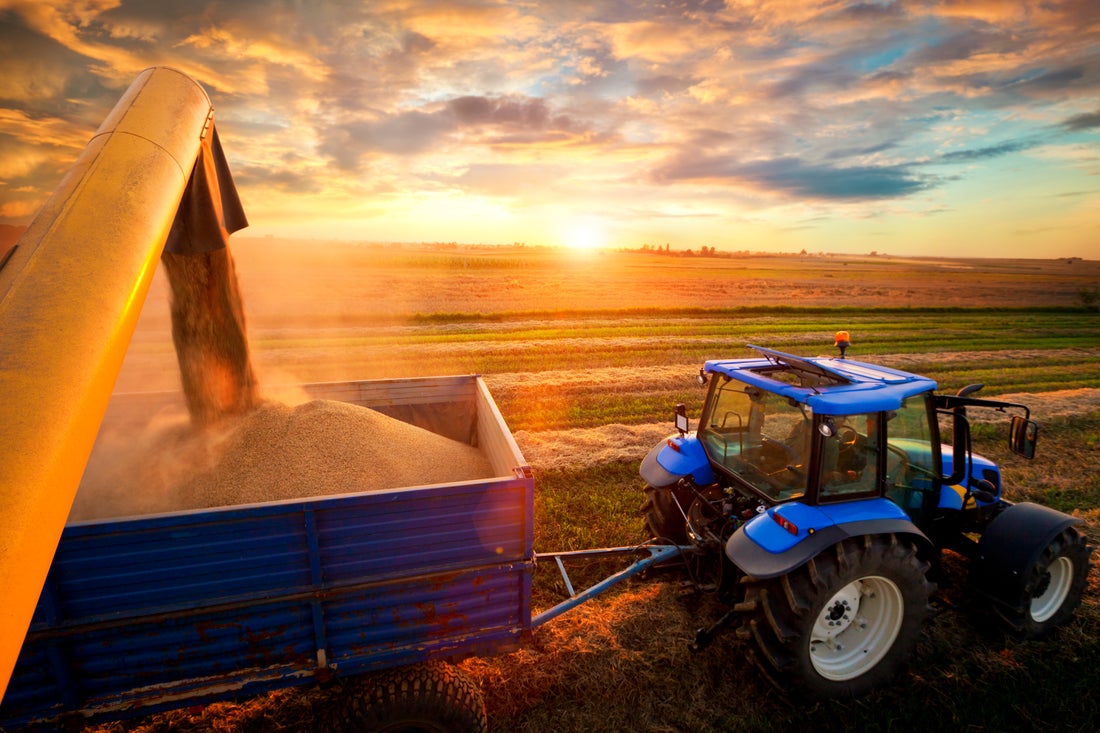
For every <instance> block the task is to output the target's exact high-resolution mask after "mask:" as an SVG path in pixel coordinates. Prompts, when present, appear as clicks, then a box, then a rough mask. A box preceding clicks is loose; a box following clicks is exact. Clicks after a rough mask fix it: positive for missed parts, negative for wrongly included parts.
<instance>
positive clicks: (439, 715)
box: [335, 662, 488, 733]
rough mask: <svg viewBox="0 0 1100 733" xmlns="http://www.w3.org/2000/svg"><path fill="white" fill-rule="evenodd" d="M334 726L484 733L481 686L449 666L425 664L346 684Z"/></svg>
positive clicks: (372, 731)
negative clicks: (343, 701) (341, 709)
mask: <svg viewBox="0 0 1100 733" xmlns="http://www.w3.org/2000/svg"><path fill="white" fill-rule="evenodd" d="M344 699H345V706H344V707H343V711H342V712H343V714H342V715H341V716H340V720H339V721H338V723H337V725H336V726H335V727H336V729H337V730H340V731H347V732H349V733H350V732H352V731H354V732H356V733H359V732H361V733H486V731H487V730H488V721H487V720H486V717H485V701H484V699H483V698H482V695H481V689H480V688H478V686H477V684H476V683H474V681H473V680H472V679H470V677H469V676H468V675H467V674H466V673H465V672H463V671H462V670H460V669H458V668H457V667H455V666H454V665H451V664H446V663H443V662H428V663H425V664H417V665H413V666H410V667H400V668H398V669H393V670H388V671H386V672H382V673H379V674H376V675H364V676H362V677H361V678H358V679H356V680H353V681H352V682H351V683H349V684H348V686H347V689H346V692H345V698H344Z"/></svg>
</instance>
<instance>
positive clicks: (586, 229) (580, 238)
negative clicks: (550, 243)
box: [561, 219, 607, 252]
mask: <svg viewBox="0 0 1100 733" xmlns="http://www.w3.org/2000/svg"><path fill="white" fill-rule="evenodd" d="M561 242H562V244H563V245H565V246H566V247H568V248H569V249H575V250H578V251H583V252H591V251H595V250H598V249H602V248H604V247H606V246H607V235H606V233H605V231H604V227H603V225H602V224H601V223H600V222H599V221H596V220H594V219H579V220H575V221H573V222H571V223H570V224H568V225H567V226H566V227H564V228H563V230H562V233H561Z"/></svg>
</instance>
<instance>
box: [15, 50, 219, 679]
mask: <svg viewBox="0 0 1100 733" xmlns="http://www.w3.org/2000/svg"><path fill="white" fill-rule="evenodd" d="M212 119H213V118H212V108H211V105H210V100H209V98H208V97H207V95H206V93H205V92H204V91H203V89H202V87H201V86H199V84H198V83H196V82H195V81H194V80H192V79H190V78H188V77H187V76H184V75H183V74H181V73H179V72H177V71H174V70H172V69H166V68H153V69H147V70H145V71H144V72H142V73H141V75H140V76H138V78H137V79H136V80H135V81H134V83H133V84H132V85H131V86H130V88H129V89H128V90H127V91H126V93H125V94H124V95H123V96H122V98H121V99H120V100H119V102H118V104H117V105H115V108H114V109H113V110H112V111H111V113H110V114H109V115H108V116H107V119H106V120H105V121H104V122H103V124H102V125H101V126H100V128H99V130H98V131H97V132H96V134H95V136H94V137H93V138H92V139H91V141H90V142H89V143H88V146H87V147H86V148H85V149H84V151H83V152H82V153H81V155H80V157H79V158H78V159H77V161H76V164H75V165H74V166H73V168H72V169H71V170H70V171H69V172H68V174H66V176H65V178H64V179H63V180H62V182H61V184H60V186H59V187H58V189H57V191H56V192H55V193H54V194H53V196H52V197H51V198H50V199H49V200H48V201H47V202H46V204H45V205H44V206H43V208H42V210H41V211H40V212H39V213H38V215H37V217H35V219H34V221H33V222H32V223H31V225H30V227H29V228H28V229H27V231H26V233H25V234H24V235H23V237H22V239H20V240H19V242H18V243H17V244H16V248H15V250H14V251H13V252H12V253H11V255H10V256H9V257H8V258H7V261H6V262H4V263H3V265H2V269H0V589H3V590H2V592H0V596H2V598H3V602H0V698H2V697H3V694H4V691H5V690H6V689H7V684H8V680H9V679H10V677H11V673H12V668H13V667H14V666H15V660H16V657H17V656H18V654H19V651H20V648H21V647H22V644H23V637H24V636H25V634H26V632H27V629H28V627H29V625H30V621H31V616H32V614H33V613H34V609H35V606H36V604H37V602H38V597H39V594H40V593H41V590H42V586H43V583H44V581H45V579H46V574H47V572H48V571H49V569H50V563H51V562H52V560H53V554H54V550H55V549H56V547H57V543H58V540H59V538H60V536H61V531H62V529H63V527H64V525H65V520H66V517H67V516H68V514H69V509H70V507H71V505H72V500H73V496H74V495H75V494H76V490H77V487H78V485H79V483H80V479H81V475H82V474H83V472H84V465H85V463H86V461H87V459H88V456H89V454H90V453H91V450H92V444H93V443H94V441H95V437H96V433H97V431H98V430H99V425H100V422H101V421H102V419H103V413H104V411H105V410H106V408H107V402H108V399H109V397H110V395H111V391H112V390H113V388H114V383H115V380H116V378H117V377H118V371H119V368H120V367H121V364H122V359H123V356H124V355H125V353H126V349H127V346H128V344H129V342H130V337H131V336H132V334H133V331H134V326H135V323H136V321H137V318H138V315H139V314H140V312H141V306H142V303H143V302H144V301H145V296H146V293H147V292H148V289H149V283H150V281H151V279H152V276H153V272H154V270H155V269H156V265H157V262H158V260H159V258H160V255H161V250H162V249H163V247H164V243H165V239H166V238H167V236H168V232H169V230H170V228H171V226H172V221H173V218H174V216H175V214H176V209H177V207H178V206H179V203H180V198H181V196H182V195H183V191H184V187H185V185H186V184H187V181H188V177H189V176H190V174H191V170H192V166H193V164H194V162H195V159H196V156H197V155H198V153H199V150H200V146H201V144H202V139H203V136H204V135H206V134H207V133H208V130H209V128H210V126H211V124H212Z"/></svg>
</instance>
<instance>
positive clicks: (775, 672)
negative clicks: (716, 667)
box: [738, 535, 933, 698]
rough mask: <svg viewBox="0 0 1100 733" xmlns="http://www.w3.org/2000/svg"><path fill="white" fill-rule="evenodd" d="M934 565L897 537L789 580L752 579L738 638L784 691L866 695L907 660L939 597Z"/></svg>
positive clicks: (845, 548)
mask: <svg viewBox="0 0 1100 733" xmlns="http://www.w3.org/2000/svg"><path fill="white" fill-rule="evenodd" d="M928 567H929V565H928V563H926V562H924V561H922V560H921V559H920V558H918V557H917V552H916V548H915V547H914V546H913V545H912V544H910V543H909V542H907V541H906V540H905V539H903V538H900V537H898V536H896V535H869V536H865V537H859V538H854V539H849V540H845V541H843V542H841V543H839V544H836V545H834V546H833V547H832V548H830V549H829V550H826V551H825V552H823V553H821V554H820V555H818V556H817V557H815V558H813V559H811V560H810V561H809V562H807V563H806V564H805V565H803V566H801V567H799V568H797V569H795V570H793V571H791V572H790V573H788V574H786V575H783V576H780V577H778V578H772V579H768V580H754V579H747V581H746V587H745V594H744V601H745V603H744V604H743V605H742V608H744V609H745V610H746V611H747V613H748V615H747V616H746V617H745V618H744V620H743V623H742V626H741V628H740V629H739V631H738V634H739V635H740V636H742V637H743V638H747V639H748V640H750V641H751V642H752V643H753V645H754V648H753V657H754V660H755V661H756V663H757V666H758V667H760V669H761V670H762V671H763V672H764V673H765V675H766V676H767V677H768V679H770V680H771V681H772V682H773V683H774V684H776V685H777V686H778V687H780V688H782V689H786V690H790V691H800V692H804V693H807V694H809V695H811V696H814V697H818V698H848V697H856V696H859V695H863V694H865V693H867V692H869V691H870V690H871V689H872V688H874V687H876V686H878V685H880V684H883V683H885V682H886V681H888V680H889V679H891V678H893V677H894V676H895V675H896V674H897V673H898V671H899V670H900V669H901V668H902V667H903V666H904V664H905V662H906V661H907V660H908V658H909V655H910V653H911V652H912V650H913V647H914V645H915V644H916V641H917V637H918V635H919V633H920V627H921V623H922V622H923V621H924V617H925V615H926V613H927V608H928V598H929V596H930V595H931V593H932V590H933V586H932V584H931V583H929V582H928V580H927V578H926V573H927V571H928Z"/></svg>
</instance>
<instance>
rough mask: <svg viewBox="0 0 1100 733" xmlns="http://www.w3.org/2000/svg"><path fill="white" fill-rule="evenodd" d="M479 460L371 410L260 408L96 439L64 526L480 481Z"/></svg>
mask: <svg viewBox="0 0 1100 733" xmlns="http://www.w3.org/2000/svg"><path fill="white" fill-rule="evenodd" d="M492 475H493V470H492V467H491V466H490V464H489V462H488V459H486V458H485V456H484V454H483V453H482V452H481V451H480V450H478V449H477V448H475V447H473V446H469V445H466V444H465V443H461V442H458V441H455V440H451V439H450V438H445V437H443V436H440V435H437V434H436V433H433V432H430V431H428V430H424V429H422V428H418V427H416V426H413V425H410V424H408V423H404V422H402V421H400V420H396V419H394V418H391V417H388V416H386V415H383V414H381V413H379V412H376V411H375V410H371V409H368V408H365V407H359V406H357V405H352V404H349V403H346V402H338V401H333V400H314V401H312V402H306V403H303V404H300V405H297V406H295V407H291V406H288V405H285V404H281V403H277V402H264V403H261V404H260V405H259V406H258V407H256V408H255V409H253V410H252V411H250V412H248V413H244V414H240V415H234V416H229V417H225V418H223V419H222V420H221V421H219V422H218V424H217V425H214V426H210V427H207V428H205V429H203V430H196V429H195V428H194V427H193V426H192V425H191V424H190V423H189V421H188V419H187V417H186V416H184V415H180V414H178V413H177V414H175V415H170V416H168V417H163V416H162V417H159V418H157V420H156V421H155V424H151V425H149V426H147V427H145V428H143V429H141V430H139V431H137V432H135V431H134V430H133V429H128V430H120V431H113V430H110V429H108V430H105V431H102V432H101V433H100V438H99V440H98V442H97V443H96V447H95V450H94V451H93V454H92V457H91V460H89V462H88V468H87V470H86V471H85V474H84V479H83V481H82V483H81V486H80V491H79V492H78V493H77V496H76V501H75V503H74V504H73V509H72V512H71V513H70V516H69V520H70V521H84V520H89V519H100V518H105V517H120V516H134V515H140V514H148V513H158V512H167V511H178V510H190V509H201V508H207V507H217V506H227V505H235V504H248V503H256V502H264V501H277V500H280V499H298V498H303V497H310V496H323V495H333V494H342V493H352V492H362V491H379V490H383V489H390V488H398V487H402V486H419V485H424V484H433V483H450V482H454V481H465V480H475V479H485V478H489V477H491V476H492Z"/></svg>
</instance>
